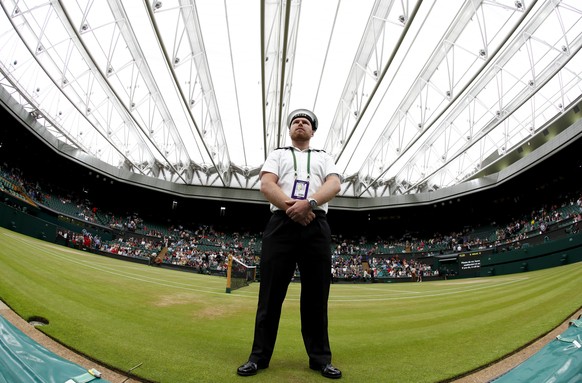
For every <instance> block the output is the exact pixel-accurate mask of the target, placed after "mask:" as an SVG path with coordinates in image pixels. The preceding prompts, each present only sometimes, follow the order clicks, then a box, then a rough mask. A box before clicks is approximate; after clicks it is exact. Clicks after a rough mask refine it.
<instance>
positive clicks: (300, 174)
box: [261, 146, 339, 212]
mask: <svg viewBox="0 0 582 383" xmlns="http://www.w3.org/2000/svg"><path fill="white" fill-rule="evenodd" d="M291 151H293V152H294V153H295V158H296V160H297V170H295V165H294V159H293V153H292V152H291ZM309 153H311V158H310V159H309ZM308 162H309V166H308ZM296 171H297V175H296V174H295V172H296ZM263 173H273V174H275V175H276V176H277V177H279V180H278V181H277V184H278V185H279V186H280V187H281V190H283V192H284V193H285V194H286V195H287V196H289V198H291V197H290V196H291V193H292V191H293V185H294V184H295V179H296V177H297V179H299V180H302V181H309V189H308V190H307V198H309V197H311V196H312V195H313V194H314V193H315V192H316V191H317V190H319V188H320V187H321V185H323V183H324V182H325V179H326V177H327V176H329V175H331V174H336V175H338V177H339V171H338V169H337V166H336V165H335V163H334V161H333V158H332V157H331V156H330V155H329V154H327V153H326V152H324V151H322V150H316V149H311V148H309V149H306V150H299V149H297V148H295V147H292V146H289V147H286V148H278V149H276V150H273V151H272V152H271V153H270V154H269V156H268V157H267V159H266V161H265V163H264V164H263V167H262V168H261V176H262V175H263ZM317 208H318V209H320V210H323V211H325V212H327V209H328V204H327V203H325V204H322V205H320V206H318V207H317ZM276 210H279V208H278V207H276V206H275V205H273V204H271V211H276Z"/></svg>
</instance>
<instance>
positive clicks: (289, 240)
mask: <svg viewBox="0 0 582 383" xmlns="http://www.w3.org/2000/svg"><path fill="white" fill-rule="evenodd" d="M287 122H288V125H289V136H290V137H291V143H292V146H290V147H286V148H278V149H276V150H274V151H273V152H272V153H271V154H270V155H269V156H268V157H267V160H266V161H265V163H264V165H263V167H262V169H261V173H260V179H261V192H262V193H263V194H264V195H265V198H266V199H267V200H268V201H269V202H270V204H271V206H270V208H271V212H272V213H273V215H272V216H271V218H270V220H269V222H268V223H267V226H266V228H265V230H264V233H263V241H262V249H261V261H260V270H261V285H260V290H259V302H258V307H257V315H256V320H255V335H254V341H253V347H252V351H251V355H250V356H249V360H248V361H247V362H246V363H245V364H243V365H242V366H240V367H239V368H238V369H237V373H238V374H239V375H241V376H250V375H255V374H256V373H257V371H258V370H259V369H264V368H267V367H268V366H269V362H270V360H271V356H272V355H273V349H274V347H275V340H276V338H277V331H278V327H279V319H280V317H281V307H282V305H283V301H284V300H285V295H286V294H287V288H288V286H289V283H290V282H291V279H292V278H293V275H294V272H295V269H296V267H298V268H299V272H300V277H301V334H302V336H303V343H304V344H305V349H306V351H307V355H308V356H309V367H310V368H311V369H313V370H317V371H319V372H320V373H321V374H322V375H323V376H325V377H327V378H332V379H337V378H341V376H342V373H341V371H340V370H339V369H337V368H336V367H334V366H333V365H332V364H331V349H330V345H329V338H328V318H327V303H328V298H329V289H330V283H331V278H330V274H331V231H330V228H329V225H328V222H327V218H326V214H327V209H328V202H329V201H330V200H331V199H332V198H334V197H335V196H336V194H337V193H339V191H340V185H341V180H340V175H339V172H338V170H337V168H336V165H335V163H334V161H333V158H332V157H331V156H330V155H329V154H327V153H325V152H324V151H321V150H315V149H312V148H310V147H309V143H310V140H311V138H312V137H313V135H314V133H315V131H316V130H317V117H316V116H315V114H313V112H311V111H309V110H306V109H298V110H295V111H293V112H292V113H290V114H289V118H288V121H287Z"/></svg>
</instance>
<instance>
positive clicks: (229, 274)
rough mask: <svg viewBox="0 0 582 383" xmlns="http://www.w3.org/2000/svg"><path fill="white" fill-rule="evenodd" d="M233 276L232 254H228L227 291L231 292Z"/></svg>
mask: <svg viewBox="0 0 582 383" xmlns="http://www.w3.org/2000/svg"><path fill="white" fill-rule="evenodd" d="M231 278H232V254H228V266H227V268H226V293H227V294H230V292H231Z"/></svg>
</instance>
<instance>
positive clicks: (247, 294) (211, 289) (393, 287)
mask: <svg viewBox="0 0 582 383" xmlns="http://www.w3.org/2000/svg"><path fill="white" fill-rule="evenodd" d="M5 235H7V236H10V237H12V238H14V239H16V240H18V241H21V242H25V243H27V244H28V245H29V246H33V247H35V248H37V249H40V250H42V251H44V252H46V253H47V254H49V255H51V256H53V257H56V258H59V259H61V260H63V261H66V262H71V263H75V264H78V265H81V266H84V267H87V268H91V269H94V270H99V271H101V272H106V273H109V274H112V275H117V276H120V277H122V278H127V279H132V280H136V281H140V282H144V283H150V284H155V285H159V286H165V287H169V288H176V289H181V290H187V291H193V292H199V293H205V294H213V295H221V296H224V295H226V296H233V297H243V298H252V299H257V294H258V289H253V291H244V290H242V289H238V290H236V293H235V294H232V293H231V294H226V293H225V292H224V290H222V288H224V279H222V278H220V279H215V280H212V279H211V278H210V277H211V276H209V275H201V274H195V273H187V272H179V271H177V270H168V269H158V268H150V267H147V266H146V265H142V264H140V265H137V264H131V266H130V265H123V267H122V268H123V269H125V271H120V270H119V269H120V267H118V266H116V267H115V268H113V267H110V266H106V265H103V262H107V263H109V262H110V261H115V259H113V258H108V257H104V256H100V255H98V254H94V253H87V252H84V251H82V250H78V249H71V248H67V247H64V246H61V245H55V244H51V243H45V242H39V241H40V240H37V239H34V238H29V237H21V236H18V235H13V234H12V235H11V234H9V233H5ZM78 256H83V258H82V259H78V258H72V257H78ZM118 261H120V263H127V262H126V261H121V260H118ZM132 272H139V274H138V275H136V274H134V273H132ZM144 272H146V273H148V274H154V276H153V277H152V276H147V275H144ZM170 272H174V273H173V274H172V273H170ZM162 274H163V276H164V277H165V278H160V277H159V276H158V275H162ZM168 276H172V277H178V278H180V279H185V278H190V279H188V280H187V281H186V282H182V281H176V280H168V279H167V277H168ZM192 278H194V279H195V280H193V279H192ZM213 278H214V277H213ZM488 278H491V277H488ZM527 279H528V278H527V277H518V278H515V277H508V278H503V279H499V278H496V279H491V280H489V279H484V278H479V279H475V280H471V281H468V280H454V281H446V282H445V281H431V282H423V283H422V285H421V284H418V285H417V284H415V286H418V287H419V288H423V289H424V288H426V287H430V288H432V290H430V291H428V290H426V291H413V290H410V289H409V288H406V289H399V287H401V286H399V285H402V284H401V283H399V284H384V285H385V288H380V287H363V286H362V285H357V284H356V285H353V284H333V285H332V289H331V292H330V298H329V302H330V303H332V302H333V303H343V302H381V301H394V300H404V299H421V298H430V297H441V296H447V295H456V294H467V293H471V292H474V291H479V290H484V289H491V288H497V287H501V286H505V285H507V284H511V283H517V282H521V281H524V280H527ZM195 282H199V283H200V284H198V283H195ZM215 282H216V283H215ZM209 284H210V285H215V286H209ZM294 285H297V287H299V286H300V284H299V283H291V284H290V288H291V291H290V293H291V294H288V295H287V298H286V300H289V301H299V300H300V298H299V290H297V289H295V288H294V287H293V286H294ZM442 286H452V287H458V288H452V289H447V290H445V291H435V289H437V288H439V287H442ZM354 287H357V288H354ZM216 289H220V291H217V290H216ZM337 290H340V291H339V293H340V294H339V295H338V294H334V291H337ZM363 291H369V292H378V294H356V295H354V294H348V295H343V293H345V292H351V293H353V292H363Z"/></svg>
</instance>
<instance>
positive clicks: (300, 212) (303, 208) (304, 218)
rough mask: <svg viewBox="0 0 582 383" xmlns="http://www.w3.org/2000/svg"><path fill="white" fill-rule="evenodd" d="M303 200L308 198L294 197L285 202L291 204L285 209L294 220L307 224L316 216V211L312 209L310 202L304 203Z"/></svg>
mask: <svg viewBox="0 0 582 383" xmlns="http://www.w3.org/2000/svg"><path fill="white" fill-rule="evenodd" d="M302 201H306V200H296V199H292V200H287V201H285V204H286V205H287V206H289V207H288V208H287V210H285V213H286V214H287V216H288V217H289V218H291V219H292V220H293V221H294V222H297V223H298V224H301V225H303V226H307V225H309V223H310V222H311V221H313V219H314V218H315V213H314V212H313V211H312V210H311V207H310V206H309V204H308V203H302Z"/></svg>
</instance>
